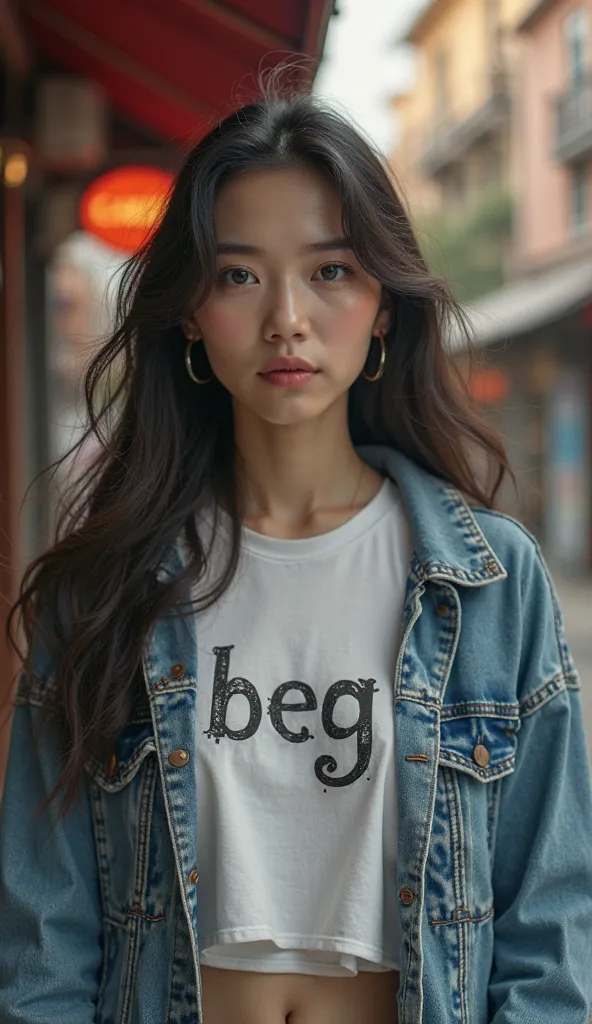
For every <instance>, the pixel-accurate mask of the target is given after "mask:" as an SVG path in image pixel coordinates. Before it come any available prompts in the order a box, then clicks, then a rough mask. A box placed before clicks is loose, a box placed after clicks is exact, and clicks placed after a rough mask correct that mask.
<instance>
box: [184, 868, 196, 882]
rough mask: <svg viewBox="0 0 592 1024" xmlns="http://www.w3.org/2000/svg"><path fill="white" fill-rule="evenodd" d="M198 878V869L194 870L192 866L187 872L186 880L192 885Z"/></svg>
mask: <svg viewBox="0 0 592 1024" xmlns="http://www.w3.org/2000/svg"><path fill="white" fill-rule="evenodd" d="M198 879H199V871H196V870H195V868H194V869H193V871H190V872H189V874H188V875H187V881H188V882H191V884H192V885H195V883H196V882H197V880H198Z"/></svg>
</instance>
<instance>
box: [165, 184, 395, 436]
mask: <svg viewBox="0 0 592 1024" xmlns="http://www.w3.org/2000/svg"><path fill="white" fill-rule="evenodd" d="M215 232H216V240H217V244H218V277H217V281H216V284H215V286H214V288H213V290H212V291H211V293H210V294H209V296H208V298H207V299H206V301H205V303H204V304H203V305H202V306H201V307H200V308H199V309H198V310H197V312H196V313H195V315H194V317H193V318H191V320H188V321H185V322H184V324H183V326H184V330H185V332H186V334H187V335H188V336H192V337H198V338H202V339H203V342H204V345H205V349H206V353H207V356H208V359H209V361H210V364H211V367H212V370H213V372H214V374H215V375H216V377H218V379H219V380H220V381H221V382H222V384H224V386H225V387H226V388H227V389H228V391H229V392H230V393H231V395H232V396H233V399H234V402H235V406H236V403H238V404H240V405H242V406H244V407H245V411H246V410H249V411H250V412H251V413H252V414H254V415H256V416H257V417H259V418H261V419H263V420H265V421H267V422H269V423H273V424H284V425H295V424H298V423H300V422H303V421H305V420H311V419H314V418H316V417H318V416H320V415H322V414H323V413H325V412H326V411H327V410H328V409H329V408H330V407H331V406H333V405H334V404H335V403H336V402H339V400H342V401H345V402H346V401H347V392H348V389H349V387H350V386H351V384H352V383H353V382H354V380H355V379H356V377H358V375H359V374H360V372H361V370H362V368H363V366H364V363H365V361H366V358H367V355H368V348H369V344H370V339H371V336H372V335H373V334H379V333H381V332H382V333H384V332H385V331H386V330H387V329H388V324H389V321H388V313H387V311H386V309H382V310H381V309H380V308H379V307H380V304H381V286H380V284H379V282H378V281H377V280H376V279H375V278H373V277H371V276H370V274H368V273H367V272H366V271H365V270H363V268H362V267H361V266H360V264H359V263H358V261H357V259H356V258H355V256H354V254H353V252H352V250H351V248H349V246H348V244H347V241H346V240H345V239H344V238H343V229H342V225H341V198H340V195H339V193H338V191H337V189H336V187H335V186H333V185H332V184H331V183H330V182H329V181H327V180H326V179H325V178H324V177H323V176H322V175H321V174H320V173H317V172H316V171H314V170H311V169H290V170H281V171H249V172H244V173H242V174H239V175H237V176H235V177H234V178H232V179H231V180H230V181H229V182H228V183H227V184H226V185H224V186H223V187H222V188H221V190H220V192H219V195H218V199H217V203H216V208H215ZM279 357H290V358H294V357H297V358H298V359H300V360H305V361H306V363H307V364H309V365H310V367H311V369H312V371H314V372H308V373H307V372H303V371H302V370H301V371H300V372H298V371H297V370H294V369H292V370H291V371H286V370H285V369H284V370H283V372H282V371H281V370H280V371H279V372H276V373H275V374H274V373H272V372H271V371H269V368H270V364H273V362H274V361H275V360H277V359H278V358H279ZM373 357H374V358H373V360H372V366H371V372H374V369H375V366H376V365H377V362H378V358H379V347H378V342H375V343H374V348H373ZM287 365H288V364H286V366H287ZM266 371H269V372H266Z"/></svg>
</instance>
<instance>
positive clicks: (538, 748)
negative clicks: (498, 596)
mask: <svg viewBox="0 0 592 1024" xmlns="http://www.w3.org/2000/svg"><path fill="white" fill-rule="evenodd" d="M523 603H524V609H523V621H522V633H523V643H522V668H521V679H520V696H521V712H522V715H521V727H520V730H519V732H518V748H517V758H516V768H515V771H514V772H513V774H512V775H510V776H507V777H506V778H505V779H503V780H502V781H501V783H500V785H501V791H500V802H499V810H498V827H497V836H496V844H495V851H494V862H493V890H494V909H495V919H494V963H493V970H492V973H491V978H490V985H489V1018H490V1021H491V1024H558V1022H559V1021H561V1024H588V1022H589V1021H590V1020H592V796H591V787H590V771H589V764H588V756H587V750H586V740H585V733H584V724H583V718H582V705H581V700H580V693H579V681H578V677H577V673H576V671H575V669H574V666H573V662H572V660H571V655H570V653H569V650H568V648H567V644H566V641H565V634H564V629H563V622H562V616H561V611H560V609H559V605H558V602H557V598H556V595H555V591H554V587H553V584H552V582H551V580H550V578H549V576H548V573H547V570H546V566H545V564H544V562H543V560H542V557H541V556H540V552H538V549H535V551H534V553H533V559H532V563H531V564H530V566H529V568H528V571H527V573H526V579H525V581H524V587H523Z"/></svg>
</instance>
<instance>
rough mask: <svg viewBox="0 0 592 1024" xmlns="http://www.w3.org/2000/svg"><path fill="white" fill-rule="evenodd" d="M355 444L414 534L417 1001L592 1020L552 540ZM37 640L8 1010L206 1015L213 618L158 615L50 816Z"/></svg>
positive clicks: (13, 785)
mask: <svg viewBox="0 0 592 1024" xmlns="http://www.w3.org/2000/svg"><path fill="white" fill-rule="evenodd" d="M359 452H360V454H361V455H362V457H363V458H364V459H365V460H366V461H367V462H369V463H370V464H371V465H373V466H374V467H375V468H377V469H378V470H380V471H382V472H383V473H385V474H388V475H390V476H391V477H392V478H393V479H395V480H396V481H397V483H398V485H399V487H400V489H401V493H402V496H403V499H404V502H405V505H406V509H407V513H408V515H409V518H410V522H411V526H412V530H413V536H414V554H413V557H412V561H411V565H410V569H409V576H408V581H407V591H406V602H405V608H404V613H403V638H402V642H401V646H400V652H399V657H398V661H397V668H396V675H395V679H394V691H395V692H394V695H395V712H394V715H395V752H396V775H397V788H396V793H397V803H398V807H397V809H398V819H399V832H398V878H397V886H398V892H399V914H400V923H401V929H402V936H403V939H402V949H401V975H400V988H399V995H398V1013H399V1022H400V1024H486V1022H491V1024H586V1022H588V1021H590V1020H591V1018H592V799H591V792H590V776H589V770H588V760H587V753H586V745H585V740H584V729H583V723H582V711H581V704H580V694H579V687H580V684H579V680H578V676H577V673H576V670H575V668H574V665H573V662H572V659H571V656H570V653H569V650H568V648H567V645H566V641H565V636H564V631H563V623H562V618H561V613H560V610H559V607H558V604H557V600H556V597H555V593H554V590H553V586H552V583H551V582H550V579H549V575H548V573H547V570H546V568H545V564H544V562H543V559H542V557H541V554H540V551H539V549H538V547H537V544H536V542H535V541H534V539H533V538H532V537H531V536H530V535H529V534H528V533H527V532H526V531H525V530H524V529H523V528H522V527H521V526H520V525H519V524H517V523H516V522H514V521H513V520H511V519H509V518H508V517H506V516H504V515H501V514H499V513H494V512H491V511H487V510H482V509H474V508H473V509H469V507H468V506H467V504H466V503H465V501H464V500H463V498H462V497H461V495H460V494H459V492H458V491H457V490H456V489H455V488H453V487H452V486H449V485H447V484H445V483H443V482H442V481H441V480H440V479H438V478H436V477H435V476H432V475H431V474H429V473H427V472H425V471H424V470H423V469H421V468H420V467H419V466H418V465H416V464H415V463H413V462H411V461H410V460H409V459H407V458H405V457H404V456H403V455H401V454H400V453H398V452H397V451H395V450H392V449H389V448H386V447H383V446H366V447H363V448H360V449H359ZM179 558H180V555H179V552H178V548H177V547H176V546H174V547H172V548H171V549H170V550H169V552H168V554H167V556H166V559H165V560H164V561H163V563H162V566H161V568H160V570H159V574H161V573H164V574H167V573H168V574H171V573H175V572H176V571H178V569H179V567H180V562H179ZM396 625H400V624H398V623H395V622H393V628H395V626H396ZM34 657H35V675H36V676H37V682H36V683H35V686H34V687H29V688H28V689H27V690H26V691H25V689H24V687H23V686H22V685H21V687H20V689H19V693H18V695H17V701H16V705H17V706H16V708H15V715H14V721H13V728H12V738H11V746H10V754H9V763H8V773H7V781H6V789H5V795H4V800H3V806H2V812H1V817H0V1021H1V1024H25V1022H26V1024H90V1022H91V1021H96V1022H97V1024H164V1022H166V1024H196V1022H197V1024H202V1022H203V1010H202V1000H201V969H200V963H199V948H198V942H199V940H198V935H199V889H200V886H201V885H207V884H208V880H207V878H203V879H201V880H200V878H199V865H198V864H197V863H196V849H197V829H198V827H199V824H200V822H199V810H198V808H199V793H198V792H197V791H196V782H195V771H194V760H195V754H196V749H195V742H196V727H195V701H196V688H197V686H198V685H199V671H198V664H197V656H196V637H195V624H194V621H193V619H189V620H185V621H184V620H183V619H181V618H180V617H178V616H177V617H171V616H165V617H163V618H162V619H160V620H159V621H158V622H157V623H156V626H155V627H154V629H153V630H152V631H151V635H150V636H149V638H148V639H147V641H146V643H145V647H144V655H143V668H144V676H145V683H146V693H145V699H144V700H143V701H141V702H140V704H138V706H137V708H136V710H135V712H134V714H133V715H132V716H131V718H130V721H129V723H128V725H127V726H126V728H125V729H124V731H123V733H122V735H121V736H120V738H119V740H118V742H117V746H116V749H115V750H114V751H113V753H112V755H111V757H110V758H109V759H108V760H107V763H106V764H99V763H96V762H94V761H93V760H92V759H90V758H89V761H88V765H87V779H86V782H85V786H84V791H83V795H82V797H81V800H80V801H79V803H78V804H77V805H76V806H75V808H74V809H73V810H72V811H71V812H70V813H69V814H68V816H67V817H66V818H65V820H63V821H61V822H57V823H56V822H55V820H53V819H54V818H55V815H54V816H53V818H52V821H51V824H50V817H51V813H50V812H47V813H46V814H45V815H43V816H33V815H32V814H31V810H32V808H33V807H34V806H35V805H36V804H38V803H39V802H40V801H41V799H42V798H43V797H44V795H46V793H47V792H48V789H49V787H50V786H51V785H52V783H53V782H54V781H55V779H56V777H57V773H58V763H57V758H56V749H55V746H54V745H52V741H51V732H49V733H46V732H44V733H43V734H42V736H43V737H44V738H43V740H42V741H41V742H39V743H37V742H36V741H35V740H34V738H33V726H34V723H35V718H36V716H37V715H38V714H39V711H38V708H39V704H40V701H41V699H42V696H43V690H44V688H45V687H48V686H51V685H52V678H53V676H54V674H55V669H54V666H52V665H51V664H48V663H47V661H44V659H43V655H42V653H41V652H39V653H37V654H36V655H35V656H34ZM393 1020H395V1007H393ZM206 1024H208V1022H207V1021H206Z"/></svg>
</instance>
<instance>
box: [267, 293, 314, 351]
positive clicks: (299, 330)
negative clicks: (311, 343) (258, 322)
mask: <svg viewBox="0 0 592 1024" xmlns="http://www.w3.org/2000/svg"><path fill="white" fill-rule="evenodd" d="M309 333H310V326H309V320H308V312H307V309H306V300H305V297H304V296H303V295H302V293H301V292H300V291H299V289H298V285H297V283H296V282H292V281H289V280H287V279H286V280H284V281H281V282H279V283H278V284H277V286H276V287H275V288H274V290H273V292H272V294H271V295H270V302H269V307H268V309H267V312H266V315H265V320H264V324H263V337H264V338H265V340H266V341H272V342H278V341H292V340H296V341H305V340H306V338H308V336H309Z"/></svg>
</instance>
